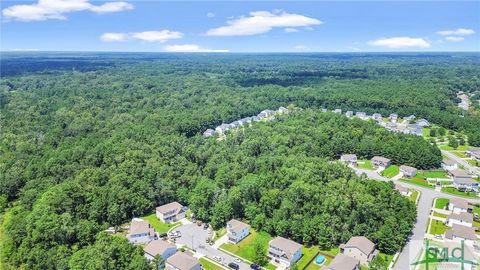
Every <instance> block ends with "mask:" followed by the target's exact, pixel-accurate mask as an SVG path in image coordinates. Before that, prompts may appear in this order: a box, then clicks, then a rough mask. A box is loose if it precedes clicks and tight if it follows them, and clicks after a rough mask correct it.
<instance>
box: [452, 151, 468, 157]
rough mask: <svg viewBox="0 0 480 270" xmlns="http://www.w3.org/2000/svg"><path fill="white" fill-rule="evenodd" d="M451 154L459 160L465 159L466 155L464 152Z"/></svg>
mask: <svg viewBox="0 0 480 270" xmlns="http://www.w3.org/2000/svg"><path fill="white" fill-rule="evenodd" d="M451 153H452V154H454V155H455V156H457V157H459V158H466V157H467V154H465V152H460V151H452V152H451Z"/></svg>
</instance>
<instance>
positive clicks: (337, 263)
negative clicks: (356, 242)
mask: <svg viewBox="0 0 480 270" xmlns="http://www.w3.org/2000/svg"><path fill="white" fill-rule="evenodd" d="M359 269H360V261H359V260H357V259H355V258H352V257H350V256H347V255H345V254H342V253H339V254H337V256H335V258H334V259H333V260H332V261H331V262H330V264H329V265H326V266H323V267H322V270H359Z"/></svg>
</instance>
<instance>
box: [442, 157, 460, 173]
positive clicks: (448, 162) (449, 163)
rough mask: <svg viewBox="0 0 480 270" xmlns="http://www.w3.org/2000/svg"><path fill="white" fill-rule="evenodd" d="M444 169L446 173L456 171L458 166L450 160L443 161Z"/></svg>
mask: <svg viewBox="0 0 480 270" xmlns="http://www.w3.org/2000/svg"><path fill="white" fill-rule="evenodd" d="M442 168H443V169H444V170H446V171H451V170H456V169H458V165H457V163H456V162H455V161H453V160H450V159H444V160H443V161H442Z"/></svg>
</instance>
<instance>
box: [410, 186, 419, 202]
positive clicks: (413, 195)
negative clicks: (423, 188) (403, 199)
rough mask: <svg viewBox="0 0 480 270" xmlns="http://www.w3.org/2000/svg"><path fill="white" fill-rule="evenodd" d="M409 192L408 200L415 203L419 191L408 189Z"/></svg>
mask: <svg viewBox="0 0 480 270" xmlns="http://www.w3.org/2000/svg"><path fill="white" fill-rule="evenodd" d="M410 192H412V195H410V200H412V202H414V203H417V198H418V196H420V191H418V190H415V189H410Z"/></svg>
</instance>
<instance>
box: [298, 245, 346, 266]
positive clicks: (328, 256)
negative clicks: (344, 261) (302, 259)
mask: <svg viewBox="0 0 480 270" xmlns="http://www.w3.org/2000/svg"><path fill="white" fill-rule="evenodd" d="M339 252H340V249H339V248H338V247H335V248H332V249H330V250H319V251H318V253H319V254H320V255H323V256H324V257H325V262H324V263H323V264H322V265H317V264H315V261H312V262H311V263H310V264H309V265H307V267H306V268H305V270H319V269H321V268H322V266H324V265H329V264H330V262H331V261H332V260H333V258H335V256H336V255H337V254H338V253H339ZM298 269H301V268H300V267H299V268H298Z"/></svg>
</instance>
